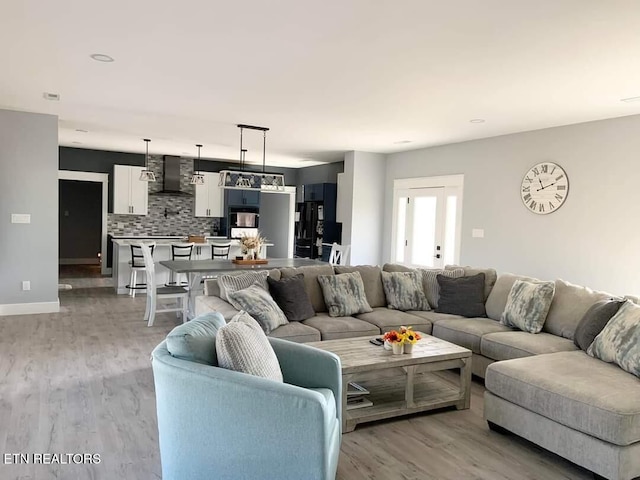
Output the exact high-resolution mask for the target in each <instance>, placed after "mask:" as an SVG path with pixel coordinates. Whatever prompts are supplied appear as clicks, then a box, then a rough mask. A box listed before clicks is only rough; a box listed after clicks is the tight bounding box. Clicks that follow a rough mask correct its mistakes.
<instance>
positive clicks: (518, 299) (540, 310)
mask: <svg viewBox="0 0 640 480" xmlns="http://www.w3.org/2000/svg"><path fill="white" fill-rule="evenodd" d="M554 292H555V283H554V282H528V281H525V280H516V281H515V282H514V284H513V286H512V287H511V291H510V292H509V296H508V297H507V305H506V306H505V307H504V312H502V316H501V317H500V323H502V324H503V325H506V326H507V327H516V328H519V329H520V330H523V331H525V332H529V333H540V330H542V326H543V325H544V321H545V320H546V319H547V313H549V307H551V301H552V300H553V294H554Z"/></svg>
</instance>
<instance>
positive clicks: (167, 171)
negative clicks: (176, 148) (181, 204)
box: [151, 155, 193, 197]
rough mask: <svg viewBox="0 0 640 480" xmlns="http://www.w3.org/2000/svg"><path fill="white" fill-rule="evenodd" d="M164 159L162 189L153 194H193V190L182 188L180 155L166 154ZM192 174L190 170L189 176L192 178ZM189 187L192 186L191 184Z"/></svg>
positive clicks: (183, 195) (184, 195)
mask: <svg viewBox="0 0 640 480" xmlns="http://www.w3.org/2000/svg"><path fill="white" fill-rule="evenodd" d="M163 160H164V161H163V165H164V168H163V175H162V190H160V191H159V192H154V193H152V194H151V195H173V196H182V197H191V196H193V193H192V192H189V191H183V190H181V189H180V179H181V178H182V177H181V175H180V157H177V156H174V155H164V157H163ZM190 176H191V172H189V175H188V177H189V178H190ZM187 188H190V185H189V186H187Z"/></svg>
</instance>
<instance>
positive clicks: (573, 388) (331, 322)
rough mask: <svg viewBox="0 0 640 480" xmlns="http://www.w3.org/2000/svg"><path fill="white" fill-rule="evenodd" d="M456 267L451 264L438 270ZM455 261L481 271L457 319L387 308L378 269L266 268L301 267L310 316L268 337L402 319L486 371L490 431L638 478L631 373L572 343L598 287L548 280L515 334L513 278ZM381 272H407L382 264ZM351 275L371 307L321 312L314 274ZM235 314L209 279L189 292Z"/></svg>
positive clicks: (343, 332)
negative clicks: (478, 307)
mask: <svg viewBox="0 0 640 480" xmlns="http://www.w3.org/2000/svg"><path fill="white" fill-rule="evenodd" d="M446 268H455V267H446ZM457 268H464V275H465V276H472V275H475V274H477V273H479V272H482V273H484V274H485V299H486V300H485V308H486V312H487V317H486V318H465V317H461V316H459V315H452V314H446V313H436V312H435V311H433V310H431V311H408V312H401V311H397V310H391V309H388V308H387V307H386V299H385V295H384V289H383V286H382V277H381V271H382V269H381V268H380V267H376V266H355V267H346V266H335V267H332V266H330V265H326V266H324V265H323V266H314V267H301V268H298V269H293V268H285V269H282V270H271V271H270V273H269V275H270V276H271V277H273V278H274V279H276V280H278V279H279V278H280V277H291V276H293V275H295V274H297V273H300V272H302V273H304V282H305V288H306V291H307V293H308V294H309V297H310V300H311V303H312V305H313V307H314V310H315V312H316V315H315V316H314V317H312V318H309V319H307V320H304V321H302V322H290V323H288V324H286V325H283V326H280V327H278V328H277V329H275V330H274V331H272V332H271V333H270V336H273V337H277V338H283V339H287V340H291V341H294V342H310V341H318V340H330V339H337V338H350V337H359V336H369V335H370V336H374V335H380V334H381V333H384V332H387V331H390V330H393V329H398V328H399V327H400V326H401V325H411V326H413V328H414V329H415V330H418V331H422V332H425V333H429V334H431V335H433V336H435V337H438V338H442V339H444V340H447V341H450V342H452V343H455V344H457V345H461V346H464V347H466V348H468V349H470V350H471V351H472V352H473V361H472V366H473V373H474V374H475V375H477V376H479V377H482V378H485V386H486V392H485V405H484V412H485V418H486V419H487V421H488V422H489V425H490V426H491V427H492V428H497V427H501V428H504V429H506V430H509V431H511V432H513V433H516V434H518V435H520V436H522V437H524V438H526V439H528V440H530V441H532V442H534V443H536V444H538V445H540V446H542V447H544V448H546V449H548V450H551V451H553V452H555V453H557V454H559V455H561V456H563V457H565V458H567V459H569V460H571V461H572V462H574V463H577V464H579V465H581V466H584V467H585V468H587V469H589V470H591V471H592V472H594V473H595V474H598V475H602V476H604V477H606V478H609V479H612V480H630V479H633V478H636V477H640V379H638V378H637V377H635V376H634V375H632V374H630V373H627V372H625V371H623V370H622V369H620V368H619V367H617V366H616V365H614V364H609V363H605V362H602V361H600V360H597V359H595V358H592V357H590V356H588V355H587V354H586V353H584V352H583V351H582V350H580V349H578V347H576V345H575V344H574V342H573V335H574V332H575V329H576V326H577V325H578V323H579V322H580V320H581V319H582V317H583V316H584V314H585V312H587V310H588V309H589V308H590V307H591V306H592V305H593V304H594V303H596V302H597V301H599V300H602V299H606V298H610V297H611V295H610V294H607V293H604V292H596V291H592V290H590V289H588V288H586V287H581V286H577V285H572V284H570V283H567V282H565V281H563V280H556V282H555V295H554V298H553V301H552V303H551V308H550V310H549V313H548V315H547V319H546V321H545V323H544V327H543V330H542V332H540V333H538V334H532V333H528V332H523V331H518V330H515V329H514V328H510V327H507V326H505V325H502V324H501V323H500V317H501V315H502V312H503V311H504V309H505V305H506V303H507V298H508V296H509V292H510V290H511V287H512V286H513V284H514V282H515V281H516V280H517V279H523V280H535V279H531V278H530V277H524V276H519V275H512V274H501V275H499V276H498V275H497V274H496V271H495V270H493V269H490V268H489V269H478V268H471V267H457ZM383 269H384V270H385V271H406V270H410V269H408V268H407V267H404V266H401V265H391V264H387V265H385V266H384V267H383ZM353 271H358V272H360V275H361V277H362V279H363V283H364V287H365V294H366V297H367V301H368V302H369V304H370V306H371V307H372V309H373V311H372V312H370V313H364V314H359V315H356V316H354V317H330V316H329V314H328V313H327V308H326V305H325V304H324V299H323V296H322V290H321V288H320V286H319V283H318V281H317V277H318V275H333V274H340V273H349V272H353ZM212 310H215V311H218V312H220V313H221V314H222V315H223V316H224V317H225V319H226V320H229V319H231V318H232V317H233V316H234V315H235V314H236V313H237V310H235V309H234V308H233V307H232V306H231V305H230V304H229V303H227V302H225V301H224V300H222V299H221V298H219V290H218V288H217V284H216V281H215V280H208V281H207V282H206V283H205V295H203V296H198V297H196V313H197V314H200V313H205V312H209V311H212Z"/></svg>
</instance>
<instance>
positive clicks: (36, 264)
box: [0, 110, 58, 310]
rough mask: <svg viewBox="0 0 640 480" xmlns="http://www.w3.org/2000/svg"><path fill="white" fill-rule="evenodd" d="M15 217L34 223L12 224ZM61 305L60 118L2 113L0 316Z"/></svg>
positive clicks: (0, 126) (0, 160) (11, 112)
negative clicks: (26, 306) (31, 306)
mask: <svg viewBox="0 0 640 480" xmlns="http://www.w3.org/2000/svg"><path fill="white" fill-rule="evenodd" d="M12 213H28V214H31V223H30V224H12V223H10V222H11V214H12ZM22 280H30V281H31V291H27V292H23V291H22V290H21V281H22ZM57 301H58V118H57V117H56V116H53V115H40V114H33V113H24V112H14V111H9V110H0V310H1V309H2V308H1V306H2V305H6V304H16V303H36V302H57Z"/></svg>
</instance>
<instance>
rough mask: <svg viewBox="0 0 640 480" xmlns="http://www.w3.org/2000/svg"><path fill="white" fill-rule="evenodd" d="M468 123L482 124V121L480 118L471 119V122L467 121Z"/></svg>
mask: <svg viewBox="0 0 640 480" xmlns="http://www.w3.org/2000/svg"><path fill="white" fill-rule="evenodd" d="M469 122H471V123H484V119H482V118H472V119H471V120H469Z"/></svg>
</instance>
